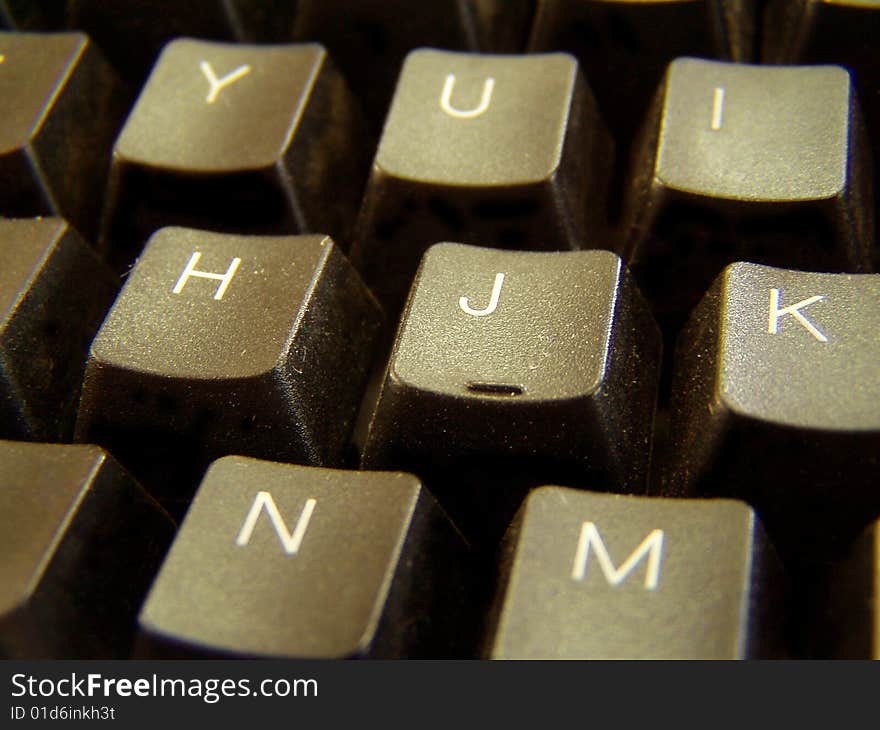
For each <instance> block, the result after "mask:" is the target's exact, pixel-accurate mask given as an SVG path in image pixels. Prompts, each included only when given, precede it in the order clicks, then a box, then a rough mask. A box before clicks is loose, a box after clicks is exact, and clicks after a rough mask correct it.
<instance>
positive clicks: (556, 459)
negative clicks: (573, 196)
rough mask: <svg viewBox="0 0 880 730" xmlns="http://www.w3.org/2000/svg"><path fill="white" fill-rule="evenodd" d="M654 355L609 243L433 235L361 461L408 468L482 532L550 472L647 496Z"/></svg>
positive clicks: (491, 535) (497, 528) (474, 533)
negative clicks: (556, 247)
mask: <svg viewBox="0 0 880 730" xmlns="http://www.w3.org/2000/svg"><path fill="white" fill-rule="evenodd" d="M659 357H660V341H659V333H658V332H657V328H656V325H655V324H654V322H653V320H652V318H651V315H650V312H648V310H647V308H646V307H645V305H644V302H643V301H642V299H641V296H640V295H639V293H638V291H637V290H636V287H635V286H634V284H633V281H632V279H631V277H630V276H629V274H628V272H627V271H626V269H625V268H624V267H623V265H622V263H621V261H620V259H619V258H618V257H617V256H615V255H614V254H613V253H611V252H609V251H565V252H563V251H559V252H517V251H513V252H512V251H497V250H493V249H487V248H478V247H476V246H463V245H460V244H451V243H445V244H438V245H436V246H432V247H431V248H430V249H429V250H428V252H427V253H426V254H425V257H424V259H423V261H422V266H421V268H420V270H419V274H418V276H417V278H416V282H415V284H414V285H413V289H412V292H411V294H410V299H409V302H408V305H407V308H406V314H405V316H404V318H403V320H402V322H401V325H400V329H399V330H398V333H397V340H396V343H395V347H394V351H393V353H392V355H391V358H390V360H389V363H388V368H387V372H386V376H385V381H384V385H383V387H382V392H381V394H380V396H379V398H378V402H377V404H376V407H375V410H374V413H373V418H372V423H371V425H370V431H369V434H368V436H367V439H366V444H365V447H364V453H363V464H364V465H365V466H366V467H368V468H382V469H385V468H394V469H403V470H406V471H412V472H414V473H416V474H419V475H420V476H422V477H423V478H424V479H425V481H426V483H427V484H428V486H429V488H431V489H432V491H433V492H434V493H435V494H436V495H437V496H438V498H439V499H440V500H441V502H442V503H443V504H444V507H446V508H447V509H448V510H449V511H450V513H451V515H452V517H453V519H456V520H457V521H458V524H459V526H460V527H461V528H462V529H463V530H464V531H465V532H466V533H467V534H468V535H469V536H470V537H472V538H473V539H475V540H481V541H482V540H486V541H489V542H490V541H492V540H493V539H497V538H498V537H499V536H500V533H501V532H502V531H503V528H504V527H506V526H507V524H508V523H509V521H510V518H511V517H512V515H513V512H514V511H515V509H516V506H517V502H518V500H520V499H521V498H522V496H523V493H522V491H521V490H522V489H523V488H527V487H528V486H533V487H534V486H537V485H538V484H541V483H542V479H546V478H547V476H548V475H549V474H553V476H554V481H558V480H561V479H565V480H566V482H565V483H573V484H575V485H579V484H582V483H584V482H585V481H587V480H590V479H592V481H593V483H594V484H599V485H602V486H604V487H607V488H610V489H614V490H619V491H632V492H639V491H644V489H645V487H646V480H647V472H648V461H649V454H650V444H651V438H652V432H653V431H652V426H653V417H654V403H655V397H656V388H657V374H658V361H659ZM541 475H543V477H542V476H541Z"/></svg>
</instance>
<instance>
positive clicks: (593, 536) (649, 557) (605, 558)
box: [571, 522, 663, 591]
mask: <svg viewBox="0 0 880 730" xmlns="http://www.w3.org/2000/svg"><path fill="white" fill-rule="evenodd" d="M591 555H595V556H596V558H595V562H597V563H598V564H599V567H600V568H601V570H602V573H603V575H604V576H605V580H607V581H608V583H610V584H611V585H612V586H614V587H617V586H619V585H620V584H621V583H623V582H624V581H625V580H626V579H627V577H628V576H629V574H630V573H632V572H633V570H635V568H636V566H637V565H638V564H639V563H640V562H642V561H643V560H644V561H645V563H646V565H645V588H647V589H648V590H650V591H653V590H656V589H657V586H658V585H659V583H660V562H661V560H662V558H663V530H652V531H651V532H649V533H648V534H647V535H646V536H645V539H644V540H642V541H641V542H640V543H639V544H638V546H637V547H636V549H635V550H633V551H632V552H631V553H630V555H629V557H628V558H627V559H626V560H625V561H624V562H623V563H622V564H621V566H620V567H619V568H618V567H615V565H614V562H613V561H612V560H611V556H610V555H609V554H608V549H607V548H606V547H605V543H604V542H603V541H602V536H601V535H600V534H599V530H598V528H597V527H596V525H595V523H593V522H584V523H583V524H582V525H581V534H580V538H579V539H578V546H577V552H576V553H575V556H574V564H573V565H572V568H571V577H572V579H573V580H584V579H585V578H586V576H587V567H588V564H589V561H590V556H591Z"/></svg>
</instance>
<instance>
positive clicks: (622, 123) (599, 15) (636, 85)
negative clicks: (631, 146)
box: [529, 0, 755, 144]
mask: <svg viewBox="0 0 880 730" xmlns="http://www.w3.org/2000/svg"><path fill="white" fill-rule="evenodd" d="M754 33H755V18H754V2H752V0H673V1H672V2H670V0H637V1H636V2H633V0H537V4H536V10H535V20H534V24H533V26H532V35H531V39H530V41H529V49H530V50H531V51H570V52H571V53H573V54H574V55H575V56H577V58H578V61H579V62H580V64H581V66H582V68H583V69H584V75H585V76H586V77H587V81H588V83H589V84H590V86H591V87H592V88H593V89H594V91H595V93H596V98H597V99H598V100H599V106H600V108H601V109H602V113H603V116H604V118H605V119H606V121H607V123H608V125H609V127H610V128H611V132H612V134H614V135H615V137H616V138H617V139H618V141H619V142H621V143H622V144H624V143H626V142H627V141H628V140H629V139H630V138H632V136H633V135H634V133H635V132H636V131H637V130H638V128H639V126H640V124H641V122H642V118H643V117H644V115H645V112H646V110H647V107H648V104H649V102H650V100H651V97H652V96H653V94H654V91H655V89H656V88H657V85H658V84H659V82H660V79H661V78H662V76H663V73H664V72H665V71H666V66H667V64H668V63H670V62H671V61H672V60H673V59H674V58H677V57H678V56H700V57H705V58H724V59H728V58H729V59H732V60H734V61H749V60H751V58H752V54H753V43H754Z"/></svg>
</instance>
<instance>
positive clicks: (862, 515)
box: [662, 263, 880, 560]
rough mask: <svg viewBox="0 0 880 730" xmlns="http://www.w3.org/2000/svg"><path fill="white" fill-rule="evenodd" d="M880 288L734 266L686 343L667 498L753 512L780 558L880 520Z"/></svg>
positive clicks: (870, 281) (824, 548) (679, 363)
mask: <svg viewBox="0 0 880 730" xmlns="http://www.w3.org/2000/svg"><path fill="white" fill-rule="evenodd" d="M878 326H880V276H877V275H873V274H861V275H852V274H818V273H807V272H800V271H791V270H787V269H776V268H771V267H767V266H760V265H757V264H749V263H737V264H734V265H732V266H730V267H728V268H727V269H726V270H725V271H724V273H723V274H722V275H721V276H719V277H718V280H717V281H716V282H715V284H714V286H713V287H712V289H711V290H710V291H709V293H708V294H707V295H706V297H705V298H704V300H703V302H702V303H701V304H700V306H699V307H698V308H697V309H696V311H695V312H694V314H693V315H692V317H691V320H690V321H689V323H688V325H687V327H686V328H685V330H684V331H683V333H682V336H681V338H680V340H679V343H680V344H679V349H678V351H677V353H676V372H675V375H674V378H673V384H672V388H673V393H672V403H671V412H672V424H671V434H672V438H671V445H670V453H669V454H668V457H667V460H666V465H665V467H664V468H663V470H662V473H663V479H662V486H663V491H664V492H665V493H672V494H688V495H723V496H733V497H737V498H740V499H745V500H746V501H748V502H749V503H750V504H752V505H754V506H755V507H756V509H758V510H759V511H760V513H761V516H762V520H763V521H764V524H765V526H766V527H767V530H768V531H769V532H770V534H771V536H772V537H773V538H774V540H775V541H776V542H777V544H778V546H779V548H780V552H782V553H783V557H786V558H796V559H798V560H800V559H812V558H817V557H818V558H821V559H824V558H827V557H829V556H830V555H831V554H832V553H833V552H834V551H835V550H837V549H838V548H841V547H842V546H843V545H845V543H846V541H847V540H849V539H851V538H852V537H854V536H855V534H856V533H857V531H858V530H859V529H860V528H861V527H863V526H864V524H865V523H866V522H867V521H869V520H870V519H872V518H873V517H876V516H877V515H878V514H880V492H878V490H877V483H878V480H880V462H878V459H877V453H878V450H880V409H878V407H877V404H878V402H880V376H878V370H877V363H878V362H880V341H878V339H877V336H876V333H877V328H878Z"/></svg>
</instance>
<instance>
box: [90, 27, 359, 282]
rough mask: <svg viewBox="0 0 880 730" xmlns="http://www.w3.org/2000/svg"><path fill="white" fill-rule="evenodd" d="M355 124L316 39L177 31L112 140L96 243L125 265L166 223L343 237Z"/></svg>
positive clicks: (350, 215) (350, 205)
mask: <svg viewBox="0 0 880 730" xmlns="http://www.w3.org/2000/svg"><path fill="white" fill-rule="evenodd" d="M360 124H361V120H360V117H359V112H358V111H357V109H356V108H355V107H354V106H353V103H352V101H351V99H350V97H349V94H348V92H347V90H346V88H345V84H344V82H343V81H342V78H341V77H340V76H339V75H338V74H337V73H336V71H335V70H334V69H333V67H332V65H331V64H330V61H329V59H328V57H327V54H326V52H325V51H324V49H323V48H322V47H321V46H318V45H314V44H311V45H310V44H304V45H283V46H247V45H245V46H236V45H232V44H224V43H208V42H201V41H193V40H179V41H174V42H172V43H170V44H169V45H168V46H167V47H166V49H165V50H164V51H163V53H162V55H161V57H160V58H159V61H158V62H157V63H156V66H155V68H154V69H153V72H152V73H151V74H150V78H149V80H148V81H147V84H146V86H145V87H144V90H143V91H142V92H141V95H140V97H139V98H138V100H137V103H136V104H135V106H134V109H133V110H132V112H131V114H130V115H129V117H128V120H127V121H126V123H125V127H124V128H123V130H122V133H121V134H120V135H119V138H118V139H117V140H116V144H115V146H114V148H113V161H112V167H111V170H110V182H109V186H108V190H107V206H106V210H105V220H104V225H103V231H102V247H103V248H104V249H105V250H106V251H107V252H108V257H109V259H110V260H111V261H112V262H113V263H114V264H115V265H116V266H118V267H120V268H123V267H125V266H126V265H128V264H129V263H130V261H131V259H133V258H134V257H135V256H136V255H137V253H138V252H139V251H140V248H141V246H142V245H143V243H144V241H145V240H146V239H147V238H148V237H149V234H150V233H152V232H153V231H154V230H156V229H158V228H160V227H162V226H166V225H181V226H187V227H194V228H202V229H207V230H217V231H225V232H230V233H255V234H286V233H316V232H322V233H327V234H328V235H332V236H334V238H335V239H336V240H337V241H338V242H339V243H340V245H343V246H346V247H347V246H348V242H349V235H348V234H349V229H350V228H351V226H352V225H353V223H354V218H355V215H356V212H357V208H358V204H359V202H360V194H361V190H362V186H363V183H364V180H365V179H366V174H367V170H368V168H369V157H368V155H369V152H368V149H369V146H368V144H367V140H365V139H364V137H363V133H362V132H363V130H362V129H361V127H360Z"/></svg>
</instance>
